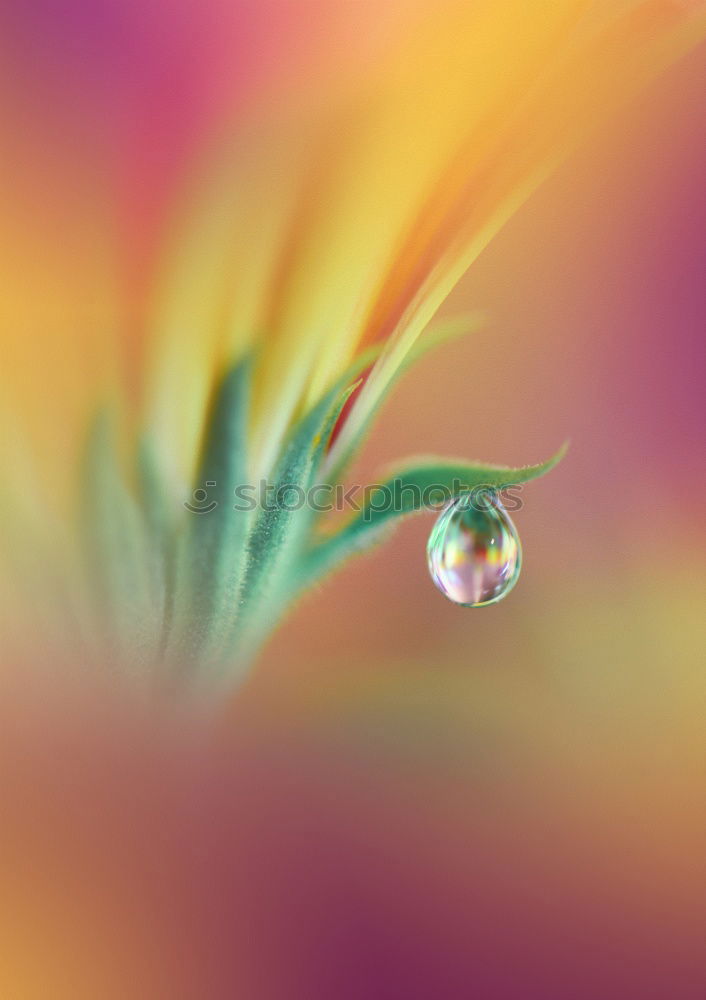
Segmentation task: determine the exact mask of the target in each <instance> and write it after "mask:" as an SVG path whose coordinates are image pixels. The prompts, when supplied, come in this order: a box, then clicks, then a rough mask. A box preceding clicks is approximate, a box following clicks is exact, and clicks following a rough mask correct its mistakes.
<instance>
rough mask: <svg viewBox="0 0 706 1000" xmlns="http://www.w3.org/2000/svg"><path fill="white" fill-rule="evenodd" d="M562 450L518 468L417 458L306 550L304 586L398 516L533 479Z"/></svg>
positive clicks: (564, 447)
mask: <svg viewBox="0 0 706 1000" xmlns="http://www.w3.org/2000/svg"><path fill="white" fill-rule="evenodd" d="M567 450H568V442H565V443H564V444H563V445H562V446H561V448H559V450H558V451H557V452H556V454H554V455H552V457H551V458H549V459H547V461H546V462H540V463H539V464H538V465H523V466H520V467H519V468H512V467H510V466H504V465H483V464H480V463H469V462H463V461H460V460H459V461H454V460H452V459H442V458H425V459H417V460H416V461H414V462H412V463H409V464H405V465H404V466H401V467H400V468H399V469H397V470H396V471H395V472H393V474H392V475H390V476H389V477H388V478H387V479H386V481H385V482H384V483H381V484H380V485H379V486H377V487H376V488H375V489H374V490H372V491H371V492H370V495H369V497H368V499H367V501H366V503H365V505H364V506H363V508H362V509H361V510H360V511H359V512H358V513H357V514H356V515H355V517H353V518H352V520H351V521H349V522H348V524H347V525H346V526H345V527H344V528H342V529H341V530H340V531H339V532H337V533H336V534H335V535H331V536H329V537H326V538H324V539H323V540H322V541H320V542H319V543H318V544H317V545H315V546H314V547H313V548H312V549H311V550H310V552H309V554H308V559H307V565H306V568H305V572H304V577H305V579H306V583H305V584H304V585H305V586H307V585H311V584H312V583H314V582H316V580H317V579H319V578H320V577H322V576H323V575H324V574H326V573H328V572H330V571H331V570H332V569H334V568H335V567H336V566H337V565H338V564H339V563H340V562H342V561H343V560H344V559H346V558H348V557H349V556H351V555H354V554H355V553H356V552H360V551H363V550H365V549H366V548H368V547H369V546H371V545H373V544H375V542H377V541H379V540H380V539H381V538H382V536H383V534H385V529H386V528H391V527H392V526H393V525H394V524H395V523H396V522H397V521H398V520H399V519H400V518H402V517H406V516H407V515H409V514H412V513H414V512H415V511H419V510H422V509H425V508H426V507H427V506H430V505H431V504H434V503H438V501H439V499H440V498H441V497H443V496H444V495H446V496H447V497H450V496H452V495H454V494H457V493H459V492H463V491H466V490H473V489H479V488H481V487H487V488H489V489H494V490H501V489H506V488H508V487H510V486H517V485H519V484H520V483H526V482H529V481H530V480H532V479H538V478H539V477H540V476H543V475H545V474H546V473H547V472H549V471H550V470H551V469H553V468H554V466H555V465H557V464H558V463H559V462H560V461H561V460H562V458H563V457H564V455H565V454H566V452H567Z"/></svg>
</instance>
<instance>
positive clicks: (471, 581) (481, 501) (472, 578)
mask: <svg viewBox="0 0 706 1000" xmlns="http://www.w3.org/2000/svg"><path fill="white" fill-rule="evenodd" d="M427 560H428V563H429V572H430V573H431V578H432V580H433V581H434V583H435V584H436V586H437V587H438V588H439V590H440V591H441V593H442V594H444V595H445V596H446V597H448V598H449V600H450V601H454V603H456V604H463V605H464V606H465V607H468V608H481V607H484V606H485V605H486V604H494V603H495V602H496V601H499V600H501V599H502V598H503V597H505V595H506V594H508V593H509V592H510V591H511V590H512V588H513V587H514V586H515V584H516V583H517V578H518V576H519V575H520V567H521V564H522V549H521V547H520V539H519V537H518V534H517V530H516V528H515V525H514V524H513V523H512V521H511V520H510V516H509V515H508V513H507V511H506V510H505V508H504V507H503V505H502V503H501V502H500V500H499V498H498V496H497V494H495V493H493V492H491V491H483V492H482V493H478V492H476V491H474V492H473V493H464V494H462V495H461V496H458V497H455V498H454V499H453V500H452V501H451V502H450V503H449V504H448V506H446V507H445V508H444V510H443V511H442V512H441V514H440V515H439V519H438V520H437V522H436V524H435V525H434V527H433V528H432V531H431V534H430V535H429V541H428V543H427Z"/></svg>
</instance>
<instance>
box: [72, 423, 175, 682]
mask: <svg viewBox="0 0 706 1000" xmlns="http://www.w3.org/2000/svg"><path fill="white" fill-rule="evenodd" d="M82 479H83V486H82V490H81V498H82V508H81V534H82V537H83V540H84V553H85V558H86V563H87V569H88V580H89V583H90V591H91V600H92V602H93V604H94V605H95V609H96V613H97V617H98V621H99V622H101V625H102V628H103V629H104V630H105V633H106V634H105V635H104V636H96V639H98V640H100V641H101V642H102V644H105V641H106V640H107V644H108V646H109V648H110V650H111V652H112V653H113V654H114V655H115V657H116V659H120V660H123V661H125V662H127V663H131V664H132V665H133V667H134V669H135V672H136V673H138V672H139V671H141V670H144V665H145V663H147V662H150V661H153V660H154V657H155V654H156V651H157V643H158V640H159V629H158V627H156V623H159V622H161V620H162V617H163V612H164V600H165V595H164V586H163V579H160V578H159V577H158V576H157V575H156V574H155V573H154V564H153V549H152V539H151V538H150V534H149V531H148V530H147V526H146V524H145V521H144V519H143V516H142V512H141V510H140V507H139V505H138V503H137V501H136V499H135V497H134V496H133V495H132V493H131V492H130V490H129V489H128V487H127V481H126V476H125V473H124V470H123V469H122V467H121V464H120V462H119V459H118V452H117V447H116V442H115V435H114V431H113V424H112V420H111V418H110V416H109V415H108V414H107V413H101V414H100V415H99V416H98V417H97V418H96V420H95V421H94V424H93V426H92V428H91V430H90V433H89V438H88V443H87V447H86V453H85V458H84V462H83V468H82Z"/></svg>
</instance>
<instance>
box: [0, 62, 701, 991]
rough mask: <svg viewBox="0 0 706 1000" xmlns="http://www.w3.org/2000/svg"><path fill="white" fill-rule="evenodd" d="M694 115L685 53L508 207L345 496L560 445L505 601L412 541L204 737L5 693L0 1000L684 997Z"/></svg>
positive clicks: (695, 885) (694, 840)
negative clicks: (463, 593) (437, 340)
mask: <svg viewBox="0 0 706 1000" xmlns="http://www.w3.org/2000/svg"><path fill="white" fill-rule="evenodd" d="M704 95H706V69H705V66H704V52H703V49H702V50H700V51H697V52H694V53H693V54H692V55H691V56H690V57H689V58H688V59H686V60H684V61H683V62H682V63H681V64H680V65H678V66H676V67H674V68H673V69H672V70H670V71H669V72H668V73H667V74H665V75H664V76H663V77H661V78H660V79H659V80H658V81H657V82H656V83H655V84H654V85H653V86H651V88H650V89H649V90H648V91H647V92H646V93H645V94H644V95H643V96H642V97H641V99H640V100H639V102H638V103H637V104H636V105H635V106H633V108H632V109H631V112H630V114H629V115H622V116H621V118H620V120H619V121H618V122H616V123H614V124H613V125H611V126H610V127H609V128H607V129H604V130H603V131H602V132H601V134H600V135H599V136H597V137H596V138H595V139H594V140H593V141H592V143H591V145H590V147H589V149H588V150H584V151H583V152H582V154H581V155H580V156H578V157H574V158H573V159H572V160H571V161H570V162H569V163H567V164H566V166H565V167H564V168H563V169H562V170H561V172H560V173H559V174H558V175H557V176H556V177H555V178H554V179H553V180H552V181H551V182H550V183H549V184H548V185H547V186H545V187H544V188H543V189H542V190H541V191H540V192H539V194H538V195H536V196H535V197H534V198H533V199H532V200H531V201H530V202H529V203H528V204H527V205H526V206H525V208H524V209H523V210H522V211H521V212H520V213H519V214H518V215H517V217H516V218H515V219H514V220H513V221H512V223H511V224H510V225H509V226H508V227H507V228H506V229H505V231H504V232H503V233H502V234H501V236H500V237H499V238H497V239H496V240H495V242H494V243H493V245H492V246H491V247H490V249H489V250H488V251H487V252H485V253H484V255H483V257H482V258H481V259H480V261H479V262H478V264H477V265H476V266H475V267H474V268H473V270H472V273H470V274H469V275H468V277H467V279H466V280H465V281H464V282H463V284H462V286H461V287H459V288H458V290H457V292H456V293H455V295H454V296H453V299H452V301H451V302H449V304H448V307H447V311H449V312H452V313H453V312H458V311H462V310H463V309H466V308H476V307H482V308H486V309H487V310H488V311H489V312H490V315H491V322H490V324H489V326H488V328H487V330H486V332H484V333H483V334H480V335H476V336H474V337H472V338H469V339H468V340H467V341H457V342H455V343H453V344H449V345H447V346H445V347H444V348H443V349H441V350H440V351H439V352H438V353H437V354H436V355H435V356H434V357H432V358H429V359H428V360H427V361H426V362H425V364H424V365H423V366H422V367H421V368H420V369H418V370H417V371H414V372H413V373H412V374H411V375H409V376H408V377H407V379H406V381H405V382H404V383H403V384H402V385H401V386H400V388H399V390H398V392H397V393H396V395H395V397H394V399H393V400H392V401H391V403H390V404H389V405H388V407H387V409H386V411H385V413H384V416H383V418H382V420H381V422H380V424H379V425H378V428H377V431H376V433H375V436H374V438H373V440H372V441H371V442H370V446H369V448H368V450H367V452H366V454H365V456H364V458H363V459H362V461H361V463H360V472H361V475H367V474H371V475H374V473H375V470H376V469H378V468H379V466H380V464H382V463H384V462H386V461H388V460H391V459H393V458H397V457H398V456H400V455H404V454H408V453H414V452H433V451H440V452H445V453H454V452H457V453H459V454H463V455H470V456H475V457H478V458H481V459H488V460H493V461H501V462H507V463H509V464H514V463H521V462H525V461H536V460H540V459H542V458H544V457H545V456H546V455H547V454H549V453H550V452H551V451H552V450H553V449H554V448H555V447H556V446H557V445H558V444H559V443H560V441H561V440H563V439H564V438H565V437H567V436H568V437H570V438H571V442H572V447H571V451H570V454H569V456H568V458H567V459H566V460H565V462H564V463H563V464H562V466H561V467H560V468H559V469H558V470H557V471H556V472H554V473H553V474H552V475H551V476H550V477H548V478H547V479H546V480H542V481H541V482H538V483H536V484H533V485H531V486H528V487H527V488H526V489H525V490H524V492H523V499H524V504H525V506H524V509H523V510H522V511H521V512H519V513H518V514H517V517H516V523H517V525H518V527H519V530H520V533H521V537H522V539H523V543H524V555H525V564H524V570H523V575H522V577H521V580H520V582H519V584H518V586H517V588H516V589H515V590H514V591H513V593H512V595H511V597H510V598H509V599H508V600H507V601H505V602H502V603H500V604H499V605H496V606H494V607H491V608H488V609H485V610H480V611H467V610H464V609H459V608H455V607H453V606H451V605H450V604H448V603H447V602H445V601H444V599H443V598H442V597H441V596H440V595H439V594H437V592H436V591H435V590H434V588H433V586H432V584H431V582H430V581H429V579H428V577H427V574H426V568H425V559H424V543H425V538H426V534H427V532H428V530H429V528H430V526H431V522H430V519H429V518H428V517H419V518H418V519H417V520H416V521H415V522H413V523H411V524H409V525H407V526H406V527H404V528H403V529H402V530H401V531H400V532H399V533H398V535H397V536H396V537H395V538H394V539H393V540H392V541H391V542H390V543H389V544H388V545H387V546H386V547H385V548H382V549H380V550H379V551H377V552H376V553H375V554H373V555H371V556H369V557H366V558H365V559H362V560H361V561H359V562H358V563H357V564H355V565H351V566H350V567H349V568H348V569H346V570H345V571H344V572H343V574H341V575H340V576H339V577H337V578H335V579H334V580H332V581H330V582H329V583H328V585H327V586H326V587H325V588H324V589H323V590H322V592H321V593H320V594H319V595H318V596H315V597H313V598H310V599H308V600H307V601H306V602H305V603H304V604H303V605H302V606H301V607H300V608H299V609H297V611H296V613H295V614H294V616H293V617H292V619H291V620H290V621H289V622H288V623H287V624H286V625H285V626H284V627H283V628H282V629H281V631H280V632H279V633H278V635H277V636H276V637H275V639H274V641H273V642H272V644H271V645H270V647H269V648H268V649H267V651H266V653H265V655H264V657H263V659H262V662H261V664H260V667H259V670H258V671H257V673H256V675H255V676H254V678H253V680H252V681H251V682H250V684H249V685H248V687H247V688H246V690H245V691H244V692H243V693H242V695H241V696H240V697H239V698H238V700H237V701H236V702H235V703H234V704H233V706H232V709H231V711H230V712H229V715H228V718H227V719H226V720H225V722H224V724H223V725H221V726H219V727H218V729H217V731H216V732H215V733H214V734H212V735H211V736H209V737H204V735H203V733H201V734H200V735H199V734H196V733H192V732H191V731H190V729H189V726H188V724H187V723H186V722H182V723H180V722H179V721H178V720H176V721H174V722H171V723H163V724H161V726H159V727H157V728H156V729H155V726H154V724H153V721H148V720H141V719H140V718H139V717H137V718H136V717H135V716H134V714H133V713H130V718H129V722H128V721H126V718H125V717H123V716H121V715H120V712H119V710H118V709H117V708H116V709H115V714H108V713H107V709H106V708H105V707H103V708H100V709H99V708H98V707H97V706H94V705H93V704H92V703H90V702H88V703H79V704H76V703H75V702H70V703H69V705H68V706H67V707H66V709H65V711H63V712H62V713H60V717H59V718H57V712H56V706H55V704H46V705H44V704H43V699H42V696H41V692H40V693H39V694H37V692H32V693H31V695H27V694H26V693H24V694H20V693H17V692H7V694H6V698H5V703H6V706H7V707H6V709H5V710H4V711H3V720H2V726H0V775H1V779H2V788H3V793H2V794H3V800H4V801H5V802H6V803H7V804H8V808H7V811H6V816H5V817H4V818H3V820H2V827H3V829H2V836H3V840H4V846H3V852H2V878H3V882H4V886H3V889H2V905H1V907H0V984H2V988H1V990H0V992H1V993H2V996H3V997H8V998H12V1000H15V998H25V997H31V998H35V997H36V998H51V1000H53V998H64V997H66V998H69V997H71V998H83V997H86V998H111V997H116V998H123V997H131V998H132V997H135V998H142V997H145V998H161V997H165V998H166V997H169V998H181V997H184V998H191V997H194V998H201V997H221V996H222V997H235V998H238V1000H241V998H242V1000H251V998H253V1000H300V998H301V1000H314V998H319V997H321V998H322V1000H323V998H326V1000H328V998H331V997H336V998H339V1000H343V998H349V997H350V998H351V1000H353V998H355V1000H361V998H378V997H380V998H390V1000H393V998H394V1000H396V998H402V997H404V998H412V997H414V998H416V997H419V998H425V1000H426V998H437V997H439V998H455V997H458V998H467V997H479V998H485V997H514V996H517V997H530V996H535V995H536V996H562V997H566V996H569V995H571V996H586V997H632V996H635V997H640V998H651V997H654V998H655V1000H656V998H665V997H674V998H678V1000H682V998H685V1000H686V998H691V997H694V998H696V997H699V998H701V997H703V996H704V995H705V994H706V957H705V956H704V949H703V941H704V933H705V932H706V855H705V850H704V843H705V842H706V794H705V782H706V667H705V666H704V659H705V657H704V655H703V647H704V643H703V622H704V612H703V607H704V598H705V597H706V594H705V593H704V570H705V569H706V548H705V546H704V542H705V539H706V536H705V534H704V522H703V504H702V490H703V488H704V486H706V482H704V480H705V475H704V465H703V444H704V419H703V361H704V347H703V340H704V326H705V323H706V293H705V292H704V274H705V273H706V252H705V251H706V245H705V239H704V233H705V232H706V196H705V193H704V192H705V190H706V189H705V187H704V175H705V172H706V143H705V142H704V134H703V122H704V116H705V115H706V97H705V96H704ZM363 481H366V480H365V479H364V480H363ZM126 715H127V709H126ZM118 733H119V734H120V736H119V737H118V736H117V735H116V734H118Z"/></svg>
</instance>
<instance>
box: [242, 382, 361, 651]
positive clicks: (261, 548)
mask: <svg viewBox="0 0 706 1000" xmlns="http://www.w3.org/2000/svg"><path fill="white" fill-rule="evenodd" d="M354 371H355V369H354V370H353V371H349V372H347V373H346V374H345V375H344V376H343V378H342V379H340V380H339V381H338V382H337V384H336V385H335V386H334V388H333V389H332V390H330V392H328V393H327V394H326V395H325V396H324V398H323V399H322V400H321V401H320V402H319V403H318V404H317V405H316V406H314V407H313V409H312V410H310V411H309V413H308V414H307V415H306V416H305V417H304V418H303V419H302V420H301V421H300V422H299V423H298V424H297V426H296V427H295V429H294V431H293V433H292V435H291V437H290V440H289V442H288V443H287V445H286V446H285V449H284V453H283V456H282V459H281V461H280V463H279V466H278V469H277V471H276V473H275V476H274V482H273V483H272V487H273V488H272V489H271V490H270V494H271V498H270V499H271V502H270V503H269V504H268V506H267V507H266V508H263V509H261V510H259V511H258V514H257V519H256V521H255V525H254V527H253V530H252V533H251V535H250V538H249V540H248V565H247V571H246V574H245V577H244V581H243V587H242V591H241V599H240V607H239V618H238V621H237V629H236V631H237V636H236V635H234V636H233V642H235V641H237V643H238V646H239V649H240V650H241V652H242V650H243V649H247V648H250V647H252V646H253V645H255V644H256V643H257V641H258V639H259V637H260V636H261V634H262V632H263V631H265V630H269V629H271V628H272V627H273V625H274V620H273V615H274V616H275V618H276V614H275V609H279V611H278V612H277V613H279V612H281V611H282V610H284V605H285V602H286V598H287V595H288V594H289V592H290V591H291V577H292V574H293V572H294V571H295V569H296V564H297V562H298V559H299V558H300V557H301V554H302V553H303V551H304V550H305V549H306V547H307V544H308V539H309V536H310V530H311V524H312V519H313V511H311V510H310V509H309V508H308V507H307V506H301V507H299V508H298V509H288V506H291V498H288V497H287V496H286V494H285V493H282V495H281V496H280V493H279V491H280V490H283V491H284V489H285V488H286V487H297V488H298V489H301V490H303V491H304V492H306V491H307V490H308V489H309V487H310V486H312V485H313V483H314V481H315V479H316V476H317V472H318V470H319V468H320V466H321V461H322V458H323V456H324V453H325V450H326V446H327V443H328V440H329V438H330V437H331V433H332V431H333V428H334V427H335V425H336V421H337V420H338V418H339V416H340V414H341V411H342V410H343V407H344V406H345V405H346V402H347V401H348V399H349V397H350V395H351V393H352V392H354V391H355V389H356V386H357V384H358V383H357V382H355V383H353V384H352V385H351V384H350V379H351V376H352V375H353V374H354ZM281 501H284V503H283V502H281ZM225 652H226V653H227V652H228V650H225Z"/></svg>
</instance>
